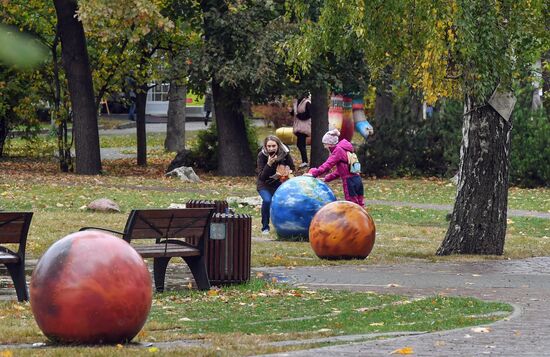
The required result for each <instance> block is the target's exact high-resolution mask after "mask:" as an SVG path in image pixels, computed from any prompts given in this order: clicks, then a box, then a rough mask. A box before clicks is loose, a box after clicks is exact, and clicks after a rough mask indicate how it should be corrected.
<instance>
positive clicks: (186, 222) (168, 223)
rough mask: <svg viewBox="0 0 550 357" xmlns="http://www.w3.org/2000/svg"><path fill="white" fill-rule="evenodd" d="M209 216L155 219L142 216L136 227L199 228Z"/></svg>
mask: <svg viewBox="0 0 550 357" xmlns="http://www.w3.org/2000/svg"><path fill="white" fill-rule="evenodd" d="M207 220H208V217H201V218H195V217H191V218H190V217H185V218H181V217H179V218H174V219H170V218H155V219H149V218H147V220H146V221H144V220H142V219H141V217H140V218H138V219H137V221H136V223H135V224H134V229H136V228H149V227H150V226H154V227H157V228H162V229H166V228H169V227H182V226H185V227H189V228H197V227H204V225H205V223H206V222H207Z"/></svg>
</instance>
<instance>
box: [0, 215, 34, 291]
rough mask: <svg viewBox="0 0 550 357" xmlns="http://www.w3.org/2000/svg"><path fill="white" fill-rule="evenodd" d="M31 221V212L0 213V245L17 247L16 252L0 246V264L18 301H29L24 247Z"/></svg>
mask: <svg viewBox="0 0 550 357" xmlns="http://www.w3.org/2000/svg"><path fill="white" fill-rule="evenodd" d="M31 219H32V212H0V244H18V245H19V247H18V249H17V252H14V251H12V250H10V249H8V248H6V247H2V246H0V263H1V264H4V265H5V266H6V268H7V269H8V272H9V274H10V276H11V279H12V280H13V285H14V286H15V292H16V293H17V300H19V301H28V300H29V291H28V289H27V282H26V281H25V247H26V245H27V235H28V233H29V227H30V225H31Z"/></svg>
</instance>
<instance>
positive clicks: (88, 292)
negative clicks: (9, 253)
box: [30, 231, 153, 344]
mask: <svg viewBox="0 0 550 357" xmlns="http://www.w3.org/2000/svg"><path fill="white" fill-rule="evenodd" d="M152 294H153V291H152V286H151V276H150V274H149V270H148V269H147V266H146V264H145V262H144V261H143V259H142V258H141V256H140V255H139V254H138V253H137V252H136V251H135V250H134V249H133V248H132V247H131V246H130V245H129V244H128V243H126V242H125V241H124V240H122V239H120V238H118V237H115V236H113V235H111V234H107V233H103V232H99V231H83V232H77V233H73V234H70V235H68V236H66V237H65V238H62V239H60V240H59V241H57V242H55V243H54V244H53V245H52V246H51V247H50V248H49V249H48V250H47V251H46V253H44V255H43V256H42V257H41V258H40V260H39V261H38V264H37V265H36V268H35V269H34V271H33V273H32V277H31V283H30V302H31V309H32V313H33V314H34V318H35V320H36V322H37V324H38V327H40V329H41V330H42V332H43V333H44V335H46V337H48V338H49V339H51V340H53V341H55V342H62V343H83V344H96V343H120V342H128V341H130V340H131V339H132V338H134V336H135V335H137V333H138V332H139V331H140V330H141V328H142V327H143V325H144V324H145V321H146V320H147V315H148V314H149V310H150V308H151V302H152Z"/></svg>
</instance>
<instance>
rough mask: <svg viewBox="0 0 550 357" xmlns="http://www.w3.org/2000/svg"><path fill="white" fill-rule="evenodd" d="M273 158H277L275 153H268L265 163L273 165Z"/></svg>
mask: <svg viewBox="0 0 550 357" xmlns="http://www.w3.org/2000/svg"><path fill="white" fill-rule="evenodd" d="M275 160H277V155H269V158H268V159H267V164H268V165H269V166H273V164H274V163H275Z"/></svg>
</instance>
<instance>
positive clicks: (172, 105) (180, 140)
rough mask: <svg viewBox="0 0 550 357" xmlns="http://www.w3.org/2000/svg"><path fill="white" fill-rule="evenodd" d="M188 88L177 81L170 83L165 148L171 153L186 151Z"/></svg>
mask: <svg viewBox="0 0 550 357" xmlns="http://www.w3.org/2000/svg"><path fill="white" fill-rule="evenodd" d="M186 97H187V87H186V86H185V85H179V84H177V83H176V82H175V81H173V82H172V83H170V90H169V91H168V123H167V124H166V139H165V140H164V148H165V149H166V150H167V151H170V152H180V151H182V150H184V149H185V106H186V103H185V99H186Z"/></svg>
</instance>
